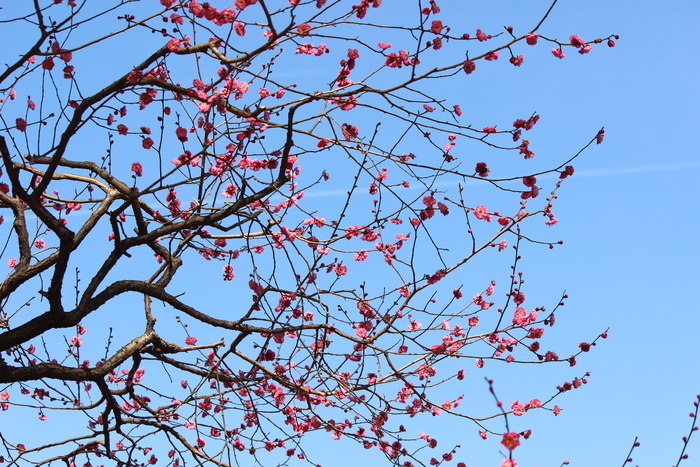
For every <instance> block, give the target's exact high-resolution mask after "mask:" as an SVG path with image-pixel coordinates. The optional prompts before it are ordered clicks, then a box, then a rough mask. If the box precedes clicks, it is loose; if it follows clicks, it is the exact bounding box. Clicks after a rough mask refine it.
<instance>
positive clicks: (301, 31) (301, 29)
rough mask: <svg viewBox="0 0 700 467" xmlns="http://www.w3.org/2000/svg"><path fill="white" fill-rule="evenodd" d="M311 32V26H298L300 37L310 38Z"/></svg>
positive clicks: (304, 24)
mask: <svg viewBox="0 0 700 467" xmlns="http://www.w3.org/2000/svg"><path fill="white" fill-rule="evenodd" d="M310 30H311V26H309V25H308V24H307V23H303V24H300V25H299V26H297V34H299V35H300V36H308V35H309V31H310Z"/></svg>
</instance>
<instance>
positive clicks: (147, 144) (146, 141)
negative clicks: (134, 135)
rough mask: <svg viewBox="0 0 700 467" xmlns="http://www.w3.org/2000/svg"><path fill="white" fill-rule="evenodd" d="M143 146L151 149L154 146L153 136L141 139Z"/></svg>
mask: <svg viewBox="0 0 700 467" xmlns="http://www.w3.org/2000/svg"><path fill="white" fill-rule="evenodd" d="M141 146H143V148H144V149H151V148H152V147H153V140H152V139H151V138H144V139H143V141H141Z"/></svg>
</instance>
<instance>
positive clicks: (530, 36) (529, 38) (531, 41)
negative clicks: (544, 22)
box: [525, 32, 540, 45]
mask: <svg viewBox="0 0 700 467" xmlns="http://www.w3.org/2000/svg"><path fill="white" fill-rule="evenodd" d="M539 37H540V35H539V34H535V33H534V32H529V33H527V34H525V42H527V45H535V44H537V39H539Z"/></svg>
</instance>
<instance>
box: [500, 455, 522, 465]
mask: <svg viewBox="0 0 700 467" xmlns="http://www.w3.org/2000/svg"><path fill="white" fill-rule="evenodd" d="M501 467H518V463H517V462H515V459H513V458H512V457H509V458H507V459H505V460H504V461H503V462H502V463H501Z"/></svg>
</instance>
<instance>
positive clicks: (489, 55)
mask: <svg viewBox="0 0 700 467" xmlns="http://www.w3.org/2000/svg"><path fill="white" fill-rule="evenodd" d="M499 56H500V54H499V53H498V52H489V53H487V54H486V56H485V57H484V59H485V60H488V61H490V62H492V61H494V60H498V57H499Z"/></svg>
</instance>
